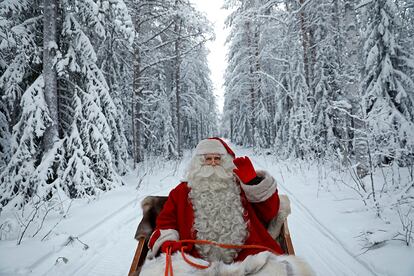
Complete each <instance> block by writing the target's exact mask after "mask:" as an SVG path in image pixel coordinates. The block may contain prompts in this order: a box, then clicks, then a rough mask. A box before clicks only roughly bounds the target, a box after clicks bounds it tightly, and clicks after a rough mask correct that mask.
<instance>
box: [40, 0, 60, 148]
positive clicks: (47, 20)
mask: <svg viewBox="0 0 414 276" xmlns="http://www.w3.org/2000/svg"><path fill="white" fill-rule="evenodd" d="M57 8H58V0H44V15H43V78H44V84H45V88H44V95H45V101H46V104H47V107H48V108H49V115H50V118H51V119H52V123H51V124H50V125H49V126H48V127H47V129H46V131H45V134H44V137H43V143H44V149H45V150H49V149H51V148H52V147H53V145H54V143H55V141H56V140H58V138H59V133H58V123H59V117H58V101H57V99H58V96H57V74H56V70H55V64H54V63H55V58H56V52H57V50H58V49H57V43H56V18H57V16H58V13H57Z"/></svg>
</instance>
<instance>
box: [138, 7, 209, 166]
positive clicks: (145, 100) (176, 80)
mask: <svg viewBox="0 0 414 276" xmlns="http://www.w3.org/2000/svg"><path fill="white" fill-rule="evenodd" d="M131 6H132V7H133V9H134V15H135V21H134V25H135V29H136V31H137V33H138V35H137V37H136V40H135V45H134V54H135V57H134V98H133V102H134V104H133V114H132V117H133V119H132V121H133V128H134V130H133V133H134V134H133V136H134V138H133V140H134V141H135V146H134V148H135V158H134V160H135V162H140V161H142V160H143V158H144V153H149V154H153V153H156V152H159V150H163V151H164V152H163V153H161V154H162V155H164V156H167V157H168V158H174V157H177V156H178V155H179V154H180V148H182V147H186V144H185V142H184V143H183V141H186V139H182V140H180V139H179V138H182V137H187V136H188V135H189V134H187V133H185V132H183V133H182V134H181V136H180V137H179V136H178V132H180V131H179V127H180V128H181V127H182V126H183V124H185V122H184V120H183V119H179V117H180V116H182V112H183V111H184V109H182V108H181V107H180V106H181V105H180V103H181V99H182V97H185V96H184V94H183V93H185V92H183V91H182V89H183V87H185V86H186V85H187V84H186V82H185V80H184V78H183V72H182V67H181V66H182V62H183V61H184V60H186V58H187V56H188V55H192V54H193V53H194V52H195V51H197V50H198V49H199V48H200V46H201V45H203V44H204V42H205V41H206V40H208V39H209V38H210V37H211V27H210V23H208V21H207V20H206V19H205V18H204V16H202V15H201V14H200V13H199V12H197V11H196V10H195V9H194V8H193V7H192V5H191V4H190V2H189V1H164V2H163V3H158V2H152V1H142V2H140V3H134V4H133V5H132V4H131ZM202 59H203V58H202ZM191 92H192V93H194V92H193V91H191ZM210 93H211V91H210ZM177 99H178V101H177ZM168 103H169V104H170V107H168V106H167V104H168ZM177 106H178V107H177ZM185 108H188V106H185ZM191 108H194V107H192V106H191ZM160 124H161V125H162V126H163V127H162V128H159V126H160ZM138 130H139V131H138ZM155 133H157V135H154V134H155ZM174 137H175V138H174ZM154 139H155V140H154ZM157 141H158V142H159V144H158V145H157ZM161 145H162V146H161ZM144 149H148V150H144Z"/></svg>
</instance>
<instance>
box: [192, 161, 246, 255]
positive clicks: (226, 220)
mask: <svg viewBox="0 0 414 276" xmlns="http://www.w3.org/2000/svg"><path fill="white" fill-rule="evenodd" d="M188 185H189V187H190V188H191V190H190V193H189V198H190V200H191V202H192V204H193V208H194V225H193V228H194V230H195V231H196V233H197V234H196V235H197V239H199V240H210V241H215V242H218V243H226V244H238V245H242V244H244V241H245V239H246V237H247V226H246V222H245V221H244V218H243V213H244V208H243V206H242V203H241V198H240V188H239V186H238V185H237V184H236V183H235V181H234V178H233V175H232V170H231V169H230V168H229V169H228V170H226V169H224V168H223V167H222V166H214V167H213V166H201V168H199V169H198V170H196V171H192V172H190V173H189V177H188ZM196 248H197V249H198V251H199V253H200V255H201V256H202V257H203V258H204V259H206V260H208V261H210V262H212V261H223V262H224V263H231V262H232V261H233V260H234V258H235V257H236V256H237V253H238V252H239V251H240V250H235V249H223V248H219V247H215V246H209V245H196Z"/></svg>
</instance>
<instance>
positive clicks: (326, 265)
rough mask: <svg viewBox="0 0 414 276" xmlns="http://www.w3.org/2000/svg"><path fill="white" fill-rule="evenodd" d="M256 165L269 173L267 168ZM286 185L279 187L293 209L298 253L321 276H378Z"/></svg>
mask: <svg viewBox="0 0 414 276" xmlns="http://www.w3.org/2000/svg"><path fill="white" fill-rule="evenodd" d="M252 160H253V162H254V163H255V164H257V165H259V166H260V167H262V168H264V169H266V170H268V171H271V170H269V169H268V166H267V164H263V163H262V162H257V160H256V159H255V158H252ZM285 186H286V185H283V184H281V183H280V182H279V183H278V188H279V191H280V193H281V194H287V195H288V197H289V199H290V202H291V205H292V206H291V208H292V214H291V215H290V216H289V217H288V225H289V230H290V232H291V235H292V240H293V246H294V248H295V253H296V254H297V255H298V256H300V257H302V258H304V259H305V260H306V262H308V263H309V264H310V265H311V266H312V268H313V269H314V270H315V272H316V274H317V275H321V276H325V275H326V276H328V275H336V276H339V275H344V276H353V275H355V276H361V275H364V276H370V275H378V274H377V273H376V272H375V271H373V270H372V269H371V268H370V267H369V266H368V265H367V264H366V263H364V262H363V261H362V260H360V259H358V258H357V257H356V256H354V255H353V254H352V252H350V251H349V250H348V249H347V248H346V246H345V245H344V244H343V243H342V242H341V241H340V239H338V238H337V237H336V236H335V235H334V234H333V233H332V232H331V231H329V230H328V228H326V227H325V226H324V225H323V224H322V223H321V222H320V221H319V220H318V219H316V217H315V216H314V215H313V214H312V213H311V211H310V210H309V209H308V208H306V206H305V205H304V204H302V203H301V202H300V201H299V200H298V199H297V198H296V197H295V195H294V193H292V192H291V191H290V190H288V189H287V188H286V187H285Z"/></svg>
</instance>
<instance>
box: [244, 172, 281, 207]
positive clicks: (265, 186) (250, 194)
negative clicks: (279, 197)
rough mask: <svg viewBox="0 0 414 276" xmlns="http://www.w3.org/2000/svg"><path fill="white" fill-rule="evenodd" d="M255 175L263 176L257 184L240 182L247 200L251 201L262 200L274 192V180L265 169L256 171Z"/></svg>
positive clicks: (275, 187) (275, 186)
mask: <svg viewBox="0 0 414 276" xmlns="http://www.w3.org/2000/svg"><path fill="white" fill-rule="evenodd" d="M256 174H257V176H259V177H263V180H262V181H261V182H260V183H259V184H257V185H246V184H244V183H242V182H240V185H241V187H242V189H243V191H244V193H245V194H246V197H247V200H248V201H250V202H252V203H257V202H263V201H265V200H266V199H268V198H269V197H271V196H272V195H273V194H274V192H276V189H277V185H276V181H275V179H274V178H273V176H271V175H270V174H269V173H268V172H266V171H256Z"/></svg>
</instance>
